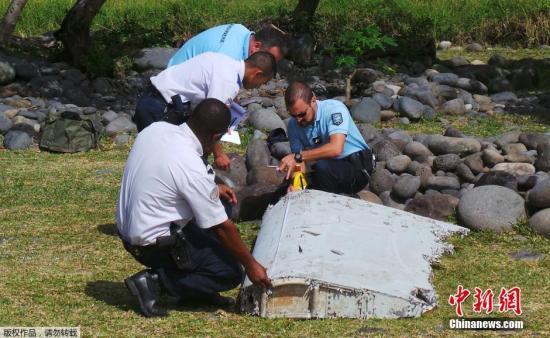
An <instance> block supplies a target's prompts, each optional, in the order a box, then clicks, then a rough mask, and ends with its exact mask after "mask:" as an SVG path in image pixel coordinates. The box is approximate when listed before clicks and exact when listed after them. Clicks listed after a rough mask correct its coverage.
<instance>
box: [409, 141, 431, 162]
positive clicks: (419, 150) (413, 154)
mask: <svg viewBox="0 0 550 338" xmlns="http://www.w3.org/2000/svg"><path fill="white" fill-rule="evenodd" d="M403 154H405V155H407V156H409V157H410V158H411V159H413V160H416V159H417V158H425V157H428V156H432V155H433V154H432V152H431V151H430V150H429V149H428V148H426V146H425V145H423V144H422V143H420V142H416V141H412V142H409V143H407V145H406V146H405V149H403Z"/></svg>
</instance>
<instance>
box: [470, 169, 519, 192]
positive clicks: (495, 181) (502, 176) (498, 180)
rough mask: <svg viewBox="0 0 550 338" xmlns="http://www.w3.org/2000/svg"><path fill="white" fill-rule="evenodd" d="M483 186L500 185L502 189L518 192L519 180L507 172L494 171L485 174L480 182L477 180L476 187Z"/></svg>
mask: <svg viewBox="0 0 550 338" xmlns="http://www.w3.org/2000/svg"><path fill="white" fill-rule="evenodd" d="M483 185H499V186H501V187H506V188H508V189H512V190H514V191H518V180H517V178H516V177H515V176H514V175H512V174H510V173H507V172H505V171H492V172H489V173H486V174H483V175H482V176H481V177H480V178H479V180H477V182H476V184H475V186H476V187H481V186H483Z"/></svg>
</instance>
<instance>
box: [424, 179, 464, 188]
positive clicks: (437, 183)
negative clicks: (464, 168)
mask: <svg viewBox="0 0 550 338" xmlns="http://www.w3.org/2000/svg"><path fill="white" fill-rule="evenodd" d="M423 187H424V189H433V190H438V191H441V190H445V189H453V190H458V189H460V182H459V181H458V178H456V177H449V176H430V177H429V178H428V179H427V180H426V182H425V183H424V182H423Z"/></svg>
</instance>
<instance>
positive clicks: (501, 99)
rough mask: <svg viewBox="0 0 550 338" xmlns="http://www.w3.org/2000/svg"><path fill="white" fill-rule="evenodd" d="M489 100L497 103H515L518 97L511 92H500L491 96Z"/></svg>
mask: <svg viewBox="0 0 550 338" xmlns="http://www.w3.org/2000/svg"><path fill="white" fill-rule="evenodd" d="M491 100H493V102H497V103H506V102H516V101H517V100H518V97H517V96H516V94H514V93H513V92H507V91H505V92H500V93H496V94H493V95H491Z"/></svg>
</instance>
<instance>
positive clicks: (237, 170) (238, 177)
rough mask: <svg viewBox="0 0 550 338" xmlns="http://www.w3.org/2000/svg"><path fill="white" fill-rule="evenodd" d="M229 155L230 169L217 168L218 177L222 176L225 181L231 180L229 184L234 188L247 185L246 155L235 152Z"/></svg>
mask: <svg viewBox="0 0 550 338" xmlns="http://www.w3.org/2000/svg"><path fill="white" fill-rule="evenodd" d="M227 156H228V157H229V160H230V161H231V165H230V166H229V170H227V171H223V170H216V177H220V178H222V180H223V181H224V182H229V183H230V184H228V185H229V186H230V187H231V188H233V189H238V188H239V187H243V186H245V185H246V176H247V170H246V161H245V159H244V157H242V156H241V155H238V154H234V153H231V154H227Z"/></svg>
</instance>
